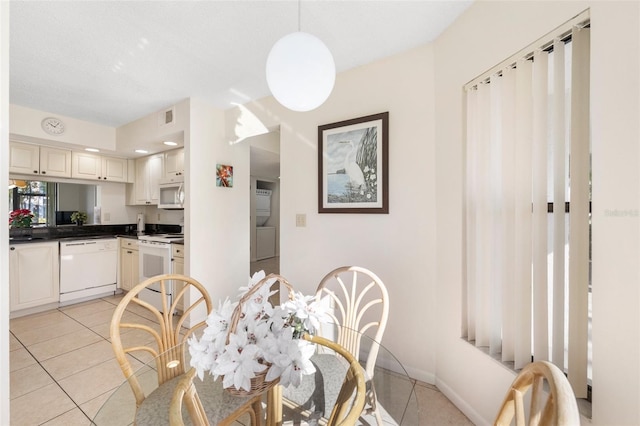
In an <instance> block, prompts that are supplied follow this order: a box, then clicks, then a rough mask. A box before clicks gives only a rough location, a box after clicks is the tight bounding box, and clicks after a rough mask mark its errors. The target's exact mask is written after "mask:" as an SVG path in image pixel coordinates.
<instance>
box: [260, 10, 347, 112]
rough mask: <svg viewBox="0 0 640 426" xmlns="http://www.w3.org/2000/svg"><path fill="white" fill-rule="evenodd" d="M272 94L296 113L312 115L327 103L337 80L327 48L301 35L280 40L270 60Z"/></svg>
mask: <svg viewBox="0 0 640 426" xmlns="http://www.w3.org/2000/svg"><path fill="white" fill-rule="evenodd" d="M266 71H267V84H268V85H269V90H271V94H272V95H273V96H274V97H275V98H276V100H277V101H278V102H280V103H281V104H282V105H283V106H285V107H287V108H289V109H291V110H293V111H311V110H313V109H315V108H317V107H319V106H320V105H322V104H323V103H324V101H326V100H327V98H328V97H329V95H330V94H331V91H332V90H333V84H334V83H335V79H336V66H335V63H334V61H333V56H332V55H331V52H330V51H329V49H328V48H327V46H326V45H325V44H324V43H323V42H322V41H321V40H320V39H319V38H318V37H316V36H314V35H311V34H309V33H305V32H302V31H300V0H298V31H297V32H295V33H291V34H288V35H286V36H284V37H282V38H281V39H280V40H278V41H277V42H276V43H275V44H274V45H273V47H272V48H271V51H270V52H269V56H268V57H267V67H266Z"/></svg>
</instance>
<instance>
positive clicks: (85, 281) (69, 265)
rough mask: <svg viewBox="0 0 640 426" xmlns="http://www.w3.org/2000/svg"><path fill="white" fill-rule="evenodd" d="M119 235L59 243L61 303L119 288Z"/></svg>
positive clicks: (111, 291) (87, 297)
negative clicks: (117, 284) (117, 236)
mask: <svg viewBox="0 0 640 426" xmlns="http://www.w3.org/2000/svg"><path fill="white" fill-rule="evenodd" d="M117 242H118V240H117V239H116V238H101V239H84V240H71V241H66V242H61V243H60V303H61V304H65V302H71V301H80V300H82V299H84V300H88V299H91V298H95V297H97V296H102V295H107V294H109V293H111V294H113V292H115V291H116V280H117V274H118V272H117V271H118V244H117Z"/></svg>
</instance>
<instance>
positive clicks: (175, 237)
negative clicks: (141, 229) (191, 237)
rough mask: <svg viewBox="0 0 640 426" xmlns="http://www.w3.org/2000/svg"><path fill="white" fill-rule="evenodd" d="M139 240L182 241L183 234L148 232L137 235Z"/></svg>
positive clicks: (157, 241)
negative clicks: (147, 233)
mask: <svg viewBox="0 0 640 426" xmlns="http://www.w3.org/2000/svg"><path fill="white" fill-rule="evenodd" d="M138 240H139V241H153V242H156V243H184V234H149V235H138Z"/></svg>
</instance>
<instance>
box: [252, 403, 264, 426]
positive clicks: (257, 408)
mask: <svg viewBox="0 0 640 426" xmlns="http://www.w3.org/2000/svg"><path fill="white" fill-rule="evenodd" d="M251 408H252V410H253V414H254V416H255V421H253V422H252V424H253V425H254V426H262V397H260V396H257V397H255V398H254V400H253V402H252V403H251Z"/></svg>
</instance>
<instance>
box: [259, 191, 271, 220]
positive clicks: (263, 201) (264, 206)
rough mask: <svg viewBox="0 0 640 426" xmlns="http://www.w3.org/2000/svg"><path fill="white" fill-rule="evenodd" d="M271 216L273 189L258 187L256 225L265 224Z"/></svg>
mask: <svg viewBox="0 0 640 426" xmlns="http://www.w3.org/2000/svg"><path fill="white" fill-rule="evenodd" d="M270 216H271V190H270V189H256V226H264V224H265V223H267V221H268V220H269V217H270Z"/></svg>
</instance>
